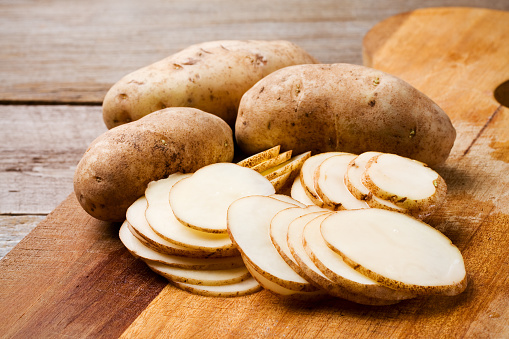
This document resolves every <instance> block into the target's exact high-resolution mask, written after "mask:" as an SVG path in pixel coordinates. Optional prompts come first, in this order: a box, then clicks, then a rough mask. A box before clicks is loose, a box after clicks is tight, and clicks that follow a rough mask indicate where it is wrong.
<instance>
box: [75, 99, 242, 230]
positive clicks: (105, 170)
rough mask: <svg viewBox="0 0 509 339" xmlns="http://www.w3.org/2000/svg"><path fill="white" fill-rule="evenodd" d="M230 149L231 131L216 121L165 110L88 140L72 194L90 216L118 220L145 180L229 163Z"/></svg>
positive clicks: (191, 110) (203, 115)
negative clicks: (215, 164) (89, 141)
mask: <svg viewBox="0 0 509 339" xmlns="http://www.w3.org/2000/svg"><path fill="white" fill-rule="evenodd" d="M233 148H234V145H233V132H232V130H231V128H230V126H228V124H227V123H226V122H224V121H223V120H222V119H220V118H218V117H217V116H215V115H212V114H209V113H206V112H203V111H201V110H198V109H194V108H188V107H185V108H167V109H164V110H160V111H158V112H154V113H153V114H151V115H149V116H146V117H144V118H143V119H140V120H138V121H135V122H132V123H129V124H125V125H122V126H119V127H116V128H113V129H111V130H109V131H107V132H105V133H104V134H103V135H101V136H99V137H98V138H97V139H96V140H94V141H93V142H92V144H91V145H90V146H89V148H88V149H87V151H86V152H85V154H84V156H83V158H82V159H81V160H80V162H79V163H78V166H77V168H76V172H75V174H74V192H75V194H76V197H77V198H78V201H79V202H80V204H81V206H82V207H83V209H84V210H85V211H87V212H88V213H89V214H90V215H91V216H93V217H95V218H97V219H100V220H104V221H123V220H124V219H125V213H126V211H127V208H128V207H129V206H130V205H131V204H132V203H133V202H134V201H135V200H136V199H138V198H139V197H140V196H142V195H143V194H144V192H145V189H146V187H147V184H148V183H149V182H150V181H153V180H158V179H161V178H164V177H167V176H168V175H170V174H171V173H175V172H182V173H188V172H194V171H196V170H197V169H199V168H201V167H203V166H205V165H208V164H211V163H216V162H230V161H232V159H233Z"/></svg>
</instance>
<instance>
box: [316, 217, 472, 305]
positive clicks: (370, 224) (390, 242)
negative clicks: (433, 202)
mask: <svg viewBox="0 0 509 339" xmlns="http://www.w3.org/2000/svg"><path fill="white" fill-rule="evenodd" d="M321 233H322V235H323V239H324V241H326V242H327V244H328V245H329V246H330V247H331V248H332V249H333V250H334V251H335V252H336V254H339V255H340V256H341V257H343V259H344V260H345V262H347V263H348V264H349V265H350V266H351V267H354V268H355V269H356V270H357V271H359V272H360V273H362V274H364V275H366V276H368V277H370V278H371V279H373V280H376V281H378V282H379V283H382V284H384V285H387V286H390V287H392V288H398V289H399V288H404V289H407V290H410V291H412V292H413V293H416V294H445V295H456V294H459V293H461V292H462V291H463V290H464V289H465V288H466V285H467V276H466V272H465V265H464V263H463V257H462V255H461V252H460V251H459V250H458V248H457V247H456V246H454V245H453V244H452V243H451V241H450V240H449V238H447V237H446V236H445V235H443V234H442V233H440V232H439V231H438V230H436V229H435V228H433V227H431V226H429V225H428V224H426V223H424V222H422V221H420V220H418V219H416V218H413V217H411V216H408V215H406V214H402V213H396V212H390V211H387V210H382V209H375V208H372V209H366V210H351V211H342V212H340V213H336V214H334V215H331V216H330V217H328V218H327V219H325V220H324V221H323V222H322V224H321Z"/></svg>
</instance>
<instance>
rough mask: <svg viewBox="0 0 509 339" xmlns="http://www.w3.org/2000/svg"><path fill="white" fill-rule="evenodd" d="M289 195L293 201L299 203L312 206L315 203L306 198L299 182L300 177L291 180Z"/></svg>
mask: <svg viewBox="0 0 509 339" xmlns="http://www.w3.org/2000/svg"><path fill="white" fill-rule="evenodd" d="M290 195H291V197H292V198H293V199H295V200H297V201H299V202H300V203H302V204H304V205H307V206H312V205H315V203H314V202H313V201H312V200H311V199H310V198H309V197H308V195H307V194H306V191H305V190H304V187H303V186H302V182H301V181H300V177H296V178H295V179H294V180H293V184H292V189H291V191H290Z"/></svg>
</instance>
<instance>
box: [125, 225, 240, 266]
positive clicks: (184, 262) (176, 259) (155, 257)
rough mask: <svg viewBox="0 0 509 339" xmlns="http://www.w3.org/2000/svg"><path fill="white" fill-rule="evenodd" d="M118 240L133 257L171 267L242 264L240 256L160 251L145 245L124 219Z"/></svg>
mask: <svg viewBox="0 0 509 339" xmlns="http://www.w3.org/2000/svg"><path fill="white" fill-rule="evenodd" d="M119 237H120V241H122V243H123V244H124V246H125V247H126V248H127V250H128V251H129V252H130V253H131V254H132V255H133V256H135V257H137V258H140V259H143V260H149V261H155V262H160V263H163V264H166V265H168V266H171V267H178V268H186V269H195V270H198V269H209V270H217V269H228V268H235V267H242V266H243V265H244V263H243V261H242V258H241V257H240V256H236V257H227V258H190V257H183V256H177V255H170V254H165V253H160V252H158V251H155V250H153V249H152V248H150V247H148V246H146V245H145V244H144V243H143V242H141V241H140V240H138V238H137V237H136V236H135V235H134V234H132V233H131V231H130V229H129V226H128V225H127V221H125V222H124V223H123V224H122V226H121V227H120V230H119Z"/></svg>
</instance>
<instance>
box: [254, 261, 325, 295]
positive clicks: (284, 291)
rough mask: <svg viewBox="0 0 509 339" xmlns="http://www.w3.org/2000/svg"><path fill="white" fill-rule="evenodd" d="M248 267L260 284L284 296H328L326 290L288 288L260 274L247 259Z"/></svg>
mask: <svg viewBox="0 0 509 339" xmlns="http://www.w3.org/2000/svg"><path fill="white" fill-rule="evenodd" d="M245 265H246V268H247V269H248V271H249V272H250V273H251V275H252V276H253V277H254V278H255V279H256V280H257V281H258V283H260V285H261V286H262V287H263V288H265V289H266V290H268V291H270V292H272V293H274V294H276V295H278V296H282V297H293V298H295V297H297V299H306V300H309V299H321V298H322V297H324V296H326V295H327V293H326V292H325V291H324V290H320V289H319V290H316V291H311V292H307V291H295V290H291V289H288V288H286V287H283V286H281V285H279V284H278V283H276V282H274V281H271V280H269V279H267V278H266V277H264V276H263V275H262V274H260V273H259V272H258V271H257V270H256V269H255V268H254V266H253V264H252V263H250V262H249V261H248V260H246V261H245Z"/></svg>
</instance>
